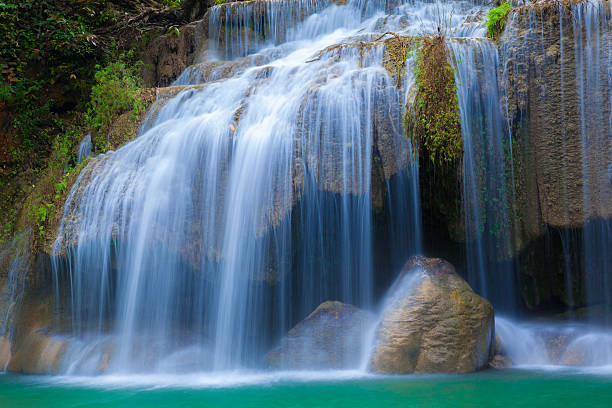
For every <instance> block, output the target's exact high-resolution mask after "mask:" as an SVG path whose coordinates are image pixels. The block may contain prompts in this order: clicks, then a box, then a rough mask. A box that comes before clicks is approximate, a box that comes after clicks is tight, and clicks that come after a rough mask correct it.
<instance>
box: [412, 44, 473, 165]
mask: <svg viewBox="0 0 612 408" xmlns="http://www.w3.org/2000/svg"><path fill="white" fill-rule="evenodd" d="M415 81H416V86H417V95H416V98H415V101H414V103H413V105H412V106H410V107H409V109H407V111H406V116H405V120H404V122H405V127H406V132H407V134H408V136H410V140H411V141H412V142H413V144H415V147H417V145H418V146H419V148H420V150H422V151H423V152H424V153H427V154H428V155H429V159H430V161H431V162H432V163H433V164H434V165H437V166H442V165H448V164H453V163H457V162H458V161H459V160H460V159H461V155H462V153H463V139H462V137H461V123H460V120H459V104H458V100H457V90H456V86H455V76H454V73H453V70H452V67H451V65H450V63H449V60H448V55H447V51H446V44H445V43H444V39H443V38H442V37H436V38H434V39H424V40H423V46H422V47H421V49H420V51H419V52H418V53H417V60H416V64H415ZM416 150H417V149H416V148H415V149H414V151H416Z"/></svg>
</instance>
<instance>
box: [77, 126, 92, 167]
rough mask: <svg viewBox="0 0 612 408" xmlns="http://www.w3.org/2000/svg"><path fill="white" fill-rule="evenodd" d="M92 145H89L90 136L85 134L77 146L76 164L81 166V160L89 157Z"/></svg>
mask: <svg viewBox="0 0 612 408" xmlns="http://www.w3.org/2000/svg"><path fill="white" fill-rule="evenodd" d="M92 148H93V145H92V143H91V134H89V133H88V134H87V135H86V136H85V137H84V138H83V140H81V143H80V144H79V155H78V157H77V164H81V163H82V162H83V160H85V159H86V158H88V157H89V156H91V153H92Z"/></svg>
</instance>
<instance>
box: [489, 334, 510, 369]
mask: <svg viewBox="0 0 612 408" xmlns="http://www.w3.org/2000/svg"><path fill="white" fill-rule="evenodd" d="M494 350H495V355H494V356H493V358H492V359H491V361H489V368H493V369H495V370H501V369H502V368H507V367H512V366H513V365H514V363H512V361H511V360H510V358H508V356H507V355H506V353H505V352H504V347H503V344H502V342H501V339H500V338H499V336H497V335H496V336H495V349H494Z"/></svg>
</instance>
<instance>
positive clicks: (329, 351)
mask: <svg viewBox="0 0 612 408" xmlns="http://www.w3.org/2000/svg"><path fill="white" fill-rule="evenodd" d="M372 322H373V316H372V315H370V314H369V313H367V312H364V311H362V310H360V309H358V308H357V307H355V306H352V305H347V304H344V303H341V302H333V301H327V302H325V303H322V304H321V305H320V306H319V307H317V308H316V309H315V311H314V312H312V313H311V314H310V315H309V316H308V317H307V318H306V319H304V320H303V321H302V322H300V323H299V324H298V325H296V326H295V327H294V328H293V329H291V330H290V331H289V333H287V336H286V337H285V338H283V339H282V341H281V344H280V346H278V347H277V348H276V349H274V350H272V351H271V352H269V353H268V354H267V355H266V359H265V360H266V363H267V365H268V366H269V367H271V368H284V369H330V368H356V367H358V366H359V364H360V360H361V358H360V357H361V355H362V350H363V345H364V339H365V335H366V333H367V330H368V327H370V325H371V324H372Z"/></svg>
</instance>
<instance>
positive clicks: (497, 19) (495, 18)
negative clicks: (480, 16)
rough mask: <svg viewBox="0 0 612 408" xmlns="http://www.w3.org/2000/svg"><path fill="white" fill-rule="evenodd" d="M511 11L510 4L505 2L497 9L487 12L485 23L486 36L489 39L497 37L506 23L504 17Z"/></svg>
mask: <svg viewBox="0 0 612 408" xmlns="http://www.w3.org/2000/svg"><path fill="white" fill-rule="evenodd" d="M510 9H512V4H510V3H508V2H506V3H504V4H502V5H500V6H498V7H495V8H492V9H491V10H489V20H488V21H487V35H488V36H489V37H490V38H495V37H497V36H498V35H499V34H500V33H501V32H502V30H503V29H504V25H505V23H506V16H508V13H509V12H510Z"/></svg>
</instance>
